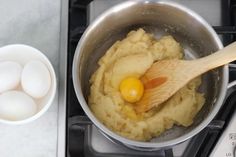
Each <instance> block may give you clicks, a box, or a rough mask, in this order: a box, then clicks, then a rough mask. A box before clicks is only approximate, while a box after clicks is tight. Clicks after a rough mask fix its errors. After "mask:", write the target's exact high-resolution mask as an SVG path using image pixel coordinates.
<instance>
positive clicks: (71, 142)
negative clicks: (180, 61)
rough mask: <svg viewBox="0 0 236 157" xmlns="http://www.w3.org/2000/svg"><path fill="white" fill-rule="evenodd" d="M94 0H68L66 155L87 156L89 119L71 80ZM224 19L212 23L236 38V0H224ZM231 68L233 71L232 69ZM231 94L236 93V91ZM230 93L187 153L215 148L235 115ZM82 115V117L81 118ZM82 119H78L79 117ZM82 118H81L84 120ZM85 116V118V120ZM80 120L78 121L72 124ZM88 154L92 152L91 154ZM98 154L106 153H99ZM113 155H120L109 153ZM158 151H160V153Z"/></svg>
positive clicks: (228, 38) (203, 156) (226, 38)
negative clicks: (76, 50)
mask: <svg viewBox="0 0 236 157" xmlns="http://www.w3.org/2000/svg"><path fill="white" fill-rule="evenodd" d="M91 1H92V0H84V1H81V0H70V1H69V32H68V36H69V41H68V45H69V46H68V75H67V76H68V78H67V80H68V81H67V87H68V88H67V107H68V113H67V115H68V117H67V122H68V129H67V156H71V157H83V156H85V152H84V150H85V149H86V146H84V145H85V144H84V138H85V136H86V134H85V132H84V129H85V128H86V127H84V126H86V125H87V123H89V120H88V118H87V117H86V115H85V113H84V111H83V109H82V108H81V106H80V104H79V102H78V100H77V97H76V95H75V91H74V87H73V83H72V62H73V56H74V52H75V49H76V46H77V43H78V41H79V40H80V37H81V36H82V34H83V32H84V30H85V29H86V27H87V15H86V13H87V5H88V4H89V3H90V2H91ZM221 6H222V17H224V18H222V23H223V26H213V28H214V29H215V30H216V32H217V33H218V34H221V35H222V36H223V43H224V45H228V44H229V43H231V42H233V41H236V1H235V0H222V3H221ZM231 72H232V71H231ZM230 77H231V79H233V80H235V79H236V75H235V72H234V73H232V74H230ZM232 95H236V92H233V94H232ZM232 95H231V96H229V98H228V99H227V101H226V103H225V104H224V106H223V107H222V108H224V110H222V112H219V113H218V115H217V116H216V117H215V119H214V120H213V121H212V123H211V124H210V125H209V126H208V127H207V128H205V129H204V130H203V131H201V132H200V133H199V134H198V135H196V136H195V137H193V138H192V139H191V141H190V143H189V146H188V147H187V149H186V151H185V153H184V157H189V156H191V157H207V156H209V154H210V152H211V150H212V149H213V148H214V145H215V143H216V141H217V140H218V139H219V137H220V135H221V132H222V130H224V128H225V127H226V126H227V123H226V124H224V123H225V122H227V121H228V120H229V119H230V117H231V116H232V113H233V111H234V110H235V109H236V97H234V96H232ZM78 117H79V118H78ZM78 119H79V121H78ZM81 119H82V121H81ZM83 119H84V121H83ZM71 124H78V125H71ZM89 156H92V154H90V155H89ZM99 156H101V157H102V156H103V155H102V154H100V155H99ZM109 156H110V157H112V156H119V155H117V154H116V155H114V154H110V155H109ZM158 156H159V155H157V157H158ZM172 156H173V151H172V149H169V150H165V151H164V154H163V155H162V156H160V157H172Z"/></svg>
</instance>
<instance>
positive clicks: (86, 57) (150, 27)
mask: <svg viewBox="0 0 236 157" xmlns="http://www.w3.org/2000/svg"><path fill="white" fill-rule="evenodd" d="M140 27H142V28H144V29H145V30H146V31H147V32H149V33H152V34H154V35H155V36H157V37H160V36H162V35H167V34H170V35H172V36H174V38H175V39H176V40H177V41H178V42H179V43H181V45H182V47H183V48H184V52H185V56H186V58H187V59H191V58H199V57H203V56H206V55H209V54H210V53H212V52H215V51H216V50H218V49H221V48H222V47H223V46H222V43H221V41H220V39H219V37H218V36H217V34H216V33H215V31H214V30H213V29H212V27H211V26H210V25H209V24H208V23H207V22H206V21H205V20H204V19H203V18H201V17H200V16H199V15H198V14H196V13H195V12H193V11H192V10H190V9H188V8H186V7H184V6H182V5H179V4H177V3H174V2H170V1H162V0H155V1H151V0H135V1H126V2H124V3H121V4H118V5H116V6H114V7H112V8H110V9H109V10H107V11H105V12H104V13H103V14H101V15H100V16H99V17H98V18H97V19H96V20H95V21H94V22H93V23H92V24H90V25H89V27H88V28H87V29H86V31H85V32H84V34H83V36H82V37H81V39H80V41H79V43H78V45H77V49H76V52H75V56H74V62H73V82H74V88H75V91H76V95H77V98H78V100H79V102H80V104H81V106H82V108H83V110H84V111H85V113H86V114H87V116H88V117H89V118H90V120H91V121H92V122H93V123H94V124H95V125H96V126H97V127H98V128H99V129H100V131H102V132H103V133H104V134H105V135H106V136H107V137H108V138H110V139H112V140H115V141H118V142H120V143H122V144H124V145H126V146H128V147H131V148H134V149H139V150H158V149H161V148H163V147H169V146H173V145H175V144H178V143H180V142H183V141H185V140H187V139H188V138H190V137H192V136H194V135H196V134H197V133H199V132H200V131H201V130H202V129H203V128H205V127H206V126H207V125H208V124H209V123H210V121H211V120H212V119H213V118H214V116H215V115H216V113H217V112H218V111H219V109H220V107H221V105H222V103H223V100H224V98H225V95H226V91H227V85H228V66H227V65H226V66H223V67H220V68H218V69H216V70H212V71H210V72H208V73H207V74H205V75H204V76H203V83H202V85H201V89H200V90H201V91H202V92H203V93H204V94H205V98H206V103H205V104H204V106H203V108H202V109H201V111H200V112H199V113H198V114H197V116H196V117H195V120H194V123H193V124H192V125H191V126H190V127H180V126H175V127H173V128H172V129H170V130H168V131H166V132H165V133H164V134H162V135H161V136H160V137H158V138H154V139H152V140H151V141H149V142H139V141H134V140H130V139H127V138H125V137H122V136H119V135H118V134H116V133H115V132H113V131H111V130H109V129H108V128H107V127H106V126H104V125H103V124H102V123H101V122H100V121H99V120H98V119H97V118H96V117H95V116H94V114H93V113H92V112H91V110H90V108H89V106H88V103H87V100H88V95H89V90H90V84H89V79H90V77H91V75H92V73H93V72H94V71H95V70H96V69H97V67H98V66H97V62H98V60H99V58H100V57H101V56H103V55H104V53H105V52H106V50H107V49H108V48H109V47H110V46H111V45H112V44H113V43H114V42H115V41H117V40H119V39H122V38H124V37H125V35H126V34H127V33H128V32H129V31H131V30H134V29H137V28H140ZM154 125H155V124H154Z"/></svg>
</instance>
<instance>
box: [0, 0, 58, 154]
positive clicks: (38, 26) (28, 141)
mask: <svg viewBox="0 0 236 157" xmlns="http://www.w3.org/2000/svg"><path fill="white" fill-rule="evenodd" d="M60 9H61V1H60V0H34V1H32V0H20V1H19V0H10V1H6V0H0V19H1V20H0V47H1V46H4V45H7V44H15V43H21V44H27V45H31V46H33V47H35V48H37V49H39V50H41V51H42V52H44V54H45V55H46V56H47V57H48V58H49V60H50V61H51V62H52V64H53V66H54V69H55V72H56V75H57V77H58V75H59V74H58V72H59V42H60ZM57 118H58V96H56V97H55V99H54V102H53V104H52V106H51V107H50V109H49V110H48V111H47V112H46V113H45V114H44V115H43V116H41V117H40V118H39V119H37V120H35V121H33V122H31V123H28V124H24V125H18V126H13V125H6V124H0V136H1V138H0V156H1V157H56V155H57V128H58V119H57Z"/></svg>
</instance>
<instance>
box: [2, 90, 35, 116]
mask: <svg viewBox="0 0 236 157" xmlns="http://www.w3.org/2000/svg"><path fill="white" fill-rule="evenodd" d="M36 112H37V105H36V104H35V102H34V100H33V99H32V98H31V97H30V96H28V95H26V94H25V93H23V92H20V91H8V92H5V93H3V94H1V95H0V118H2V119H7V120H23V119H26V118H28V117H31V116H33V115H34V114H36Z"/></svg>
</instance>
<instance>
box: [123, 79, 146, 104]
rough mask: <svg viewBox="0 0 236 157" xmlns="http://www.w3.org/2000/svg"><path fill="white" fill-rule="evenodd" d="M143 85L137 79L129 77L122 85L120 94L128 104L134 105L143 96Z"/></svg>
mask: <svg viewBox="0 0 236 157" xmlns="http://www.w3.org/2000/svg"><path fill="white" fill-rule="evenodd" d="M143 91H144V87H143V83H142V82H141V81H140V80H139V79H137V78H135V77H127V78H125V79H124V80H122V81H121V83H120V93H121V96H122V97H123V99H125V100H126V101H127V102H130V103H134V102H137V101H139V100H140V99H141V98H142V96H143Z"/></svg>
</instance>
